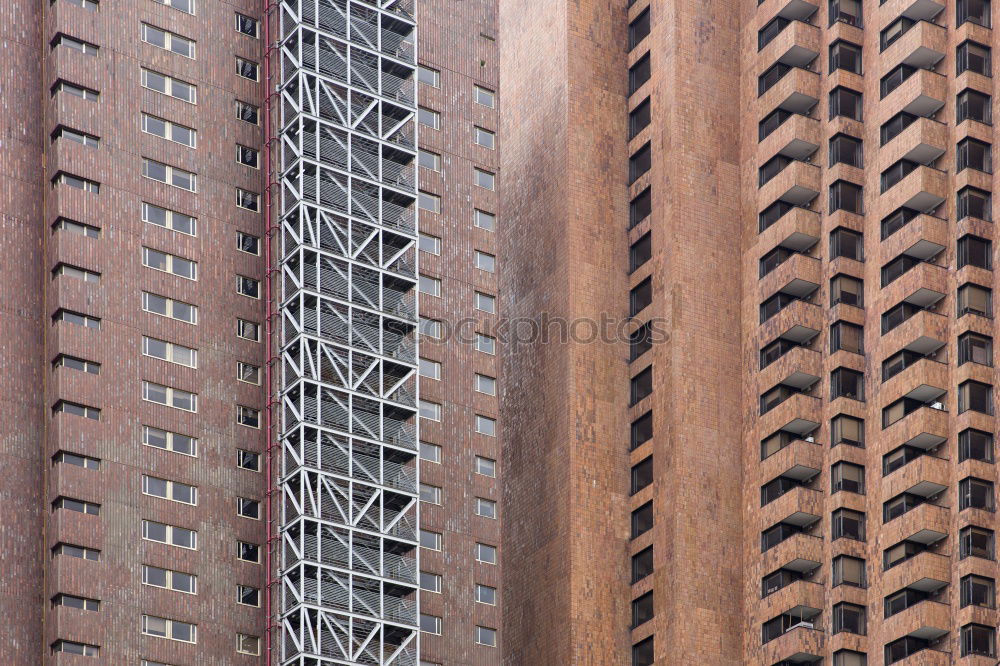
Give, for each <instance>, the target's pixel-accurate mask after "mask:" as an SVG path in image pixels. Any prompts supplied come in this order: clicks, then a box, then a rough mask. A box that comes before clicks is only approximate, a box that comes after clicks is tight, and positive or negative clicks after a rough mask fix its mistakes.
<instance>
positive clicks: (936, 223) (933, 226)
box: [879, 215, 950, 261]
mask: <svg viewBox="0 0 1000 666" xmlns="http://www.w3.org/2000/svg"><path fill="white" fill-rule="evenodd" d="M949 239H950V236H949V232H948V221H947V220H944V219H941V218H940V217H934V216H932V215H918V216H916V217H915V218H913V219H912V220H910V221H909V222H908V223H907V224H906V225H905V226H904V227H902V228H901V229H899V230H897V231H895V232H894V233H893V234H892V235H890V236H889V237H887V238H886V239H885V240H884V241H882V244H881V246H880V248H879V252H880V254H881V256H882V258H883V260H884V261H888V260H890V259H892V258H894V257H898V256H899V255H901V254H907V255H909V256H911V257H914V258H916V259H920V260H921V261H928V260H929V259H931V258H932V257H935V256H937V255H938V254H940V253H941V252H943V251H944V250H945V248H947V246H948V242H949Z"/></svg>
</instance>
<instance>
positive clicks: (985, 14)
mask: <svg viewBox="0 0 1000 666" xmlns="http://www.w3.org/2000/svg"><path fill="white" fill-rule="evenodd" d="M990 6H991V3H990V0H958V2H957V3H956V6H955V8H956V9H957V10H958V25H962V24H963V23H965V22H966V21H968V22H970V23H976V24H978V25H981V26H984V27H986V28H989V27H990V25H991V24H992V21H991V9H990Z"/></svg>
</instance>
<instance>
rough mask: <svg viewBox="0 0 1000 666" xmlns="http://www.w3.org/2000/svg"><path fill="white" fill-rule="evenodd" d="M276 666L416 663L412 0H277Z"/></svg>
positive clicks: (407, 665) (411, 665)
mask: <svg viewBox="0 0 1000 666" xmlns="http://www.w3.org/2000/svg"><path fill="white" fill-rule="evenodd" d="M279 22H280V26H279V28H280V39H281V41H280V55H279V61H280V67H281V73H280V76H281V88H280V101H279V107H280V160H281V162H280V187H281V211H280V215H281V267H280V274H281V278H280V282H281V307H280V315H281V334H282V338H281V379H280V381H281V416H282V419H281V428H282V431H281V432H282V434H281V446H282V474H281V482H280V492H281V518H280V520H281V526H280V534H281V540H280V542H281V572H280V582H281V584H280V602H279V603H280V613H281V617H280V622H281V655H280V663H281V664H283V665H286V666H287V665H290V664H295V665H297V666H304V665H309V666H321V665H326V664H387V665H392V666H416V664H417V655H418V643H419V632H418V628H417V625H418V611H417V588H418V585H417V572H418V567H417V551H418V548H417V525H418V496H417V478H418V455H417V451H418V441H419V440H418V438H417V370H416V361H417V344H416V329H417V299H416V277H417V247H416V230H417V226H416V194H417V189H416V106H415V105H416V75H415V70H416V53H415V51H416V49H415V45H416V25H415V22H414V0H281V3H280V18H279Z"/></svg>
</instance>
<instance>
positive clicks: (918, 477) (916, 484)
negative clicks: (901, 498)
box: [882, 455, 951, 499]
mask: <svg viewBox="0 0 1000 666" xmlns="http://www.w3.org/2000/svg"><path fill="white" fill-rule="evenodd" d="M950 474H951V461H949V460H945V459H943V458H936V457H934V456H929V455H928V456H920V457H919V458H917V459H915V460H911V461H910V462H909V463H907V464H906V465H904V466H903V467H901V468H899V469H897V470H896V471H895V472H892V473H891V474H890V475H889V476H887V477H885V480H884V481H883V483H882V490H883V493H882V494H883V495H884V496H885V497H895V496H896V495H899V494H900V493H909V494H911V495H916V496H918V497H923V498H925V499H928V498H931V497H934V496H935V495H940V494H941V493H943V492H944V491H945V490H947V489H948V483H949V475H950Z"/></svg>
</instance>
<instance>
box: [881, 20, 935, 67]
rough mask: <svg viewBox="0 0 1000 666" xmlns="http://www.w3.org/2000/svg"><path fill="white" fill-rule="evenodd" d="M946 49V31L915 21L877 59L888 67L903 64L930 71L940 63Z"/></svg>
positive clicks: (930, 24)
mask: <svg viewBox="0 0 1000 666" xmlns="http://www.w3.org/2000/svg"><path fill="white" fill-rule="evenodd" d="M947 49H948V31H947V30H946V29H945V28H943V27H941V26H940V25H937V24H936V23H931V22H929V21H917V23H916V24H915V25H913V26H912V27H911V28H910V29H909V30H907V31H906V33H905V34H903V36H902V37H900V38H898V39H897V40H896V41H895V42H893V43H892V44H890V45H889V48H887V49H886V50H885V51H883V52H882V54H881V55H880V56H879V59H880V60H881V61H882V62H884V63H886V64H887V65H888V66H889V67H895V66H896V65H899V64H903V65H909V66H911V67H917V68H919V69H930V68H932V67H934V66H935V65H936V64H938V63H939V62H941V60H942V59H943V58H944V54H945V52H946V51H947Z"/></svg>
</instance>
